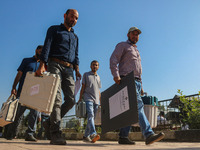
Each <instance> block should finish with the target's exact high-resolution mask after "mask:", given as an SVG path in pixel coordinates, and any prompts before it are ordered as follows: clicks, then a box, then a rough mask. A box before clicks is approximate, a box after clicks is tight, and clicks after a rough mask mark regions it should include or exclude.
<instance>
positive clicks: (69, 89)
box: [47, 60, 75, 133]
mask: <svg viewBox="0 0 200 150" xmlns="http://www.w3.org/2000/svg"><path fill="white" fill-rule="evenodd" d="M47 71H48V72H50V73H53V74H58V75H59V76H60V79H61V82H60V84H59V87H58V91H57V94H56V98H55V103H54V107H53V111H52V113H51V115H50V132H51V133H54V132H59V131H60V122H61V118H62V117H64V115H65V114H66V113H67V112H68V111H69V110H70V109H71V108H72V107H73V106H74V104H75V96H74V89H75V82H74V73H73V69H72V68H68V67H65V66H63V65H61V64H59V63H57V62H54V61H51V60H50V61H48V68H47ZM62 91H63V94H64V103H63V104H62V95H61V92H62Z"/></svg>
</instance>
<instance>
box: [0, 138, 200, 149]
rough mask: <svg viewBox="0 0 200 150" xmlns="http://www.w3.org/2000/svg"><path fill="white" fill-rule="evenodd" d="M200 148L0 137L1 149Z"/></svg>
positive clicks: (199, 146)
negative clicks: (54, 141)
mask: <svg viewBox="0 0 200 150" xmlns="http://www.w3.org/2000/svg"><path fill="white" fill-rule="evenodd" d="M130 149H132V150H160V149H163V150H200V143H189V142H182V143H181V142H180V143H179V142H157V143H154V144H152V145H148V146H146V145H145V143H144V142H136V145H131V146H130V145H119V144H118V143H117V141H97V142H96V143H94V144H93V143H84V142H82V141H74V140H73V141H70V140H68V141H67V145H61V146H60V145H50V144H49V141H47V140H39V141H38V142H27V141H24V140H23V139H14V140H10V141H9V140H6V139H3V138H0V150H130Z"/></svg>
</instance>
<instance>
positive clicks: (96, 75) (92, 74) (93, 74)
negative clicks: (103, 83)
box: [90, 71, 98, 76]
mask: <svg viewBox="0 0 200 150" xmlns="http://www.w3.org/2000/svg"><path fill="white" fill-rule="evenodd" d="M90 74H92V75H95V76H97V75H98V74H94V72H92V71H90Z"/></svg>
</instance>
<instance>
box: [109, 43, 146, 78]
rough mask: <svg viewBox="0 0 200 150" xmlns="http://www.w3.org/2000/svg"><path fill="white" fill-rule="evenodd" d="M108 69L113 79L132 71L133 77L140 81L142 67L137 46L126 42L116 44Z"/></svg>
mask: <svg viewBox="0 0 200 150" xmlns="http://www.w3.org/2000/svg"><path fill="white" fill-rule="evenodd" d="M110 69H111V73H112V75H113V77H119V76H121V75H122V76H125V75H127V74H128V73H130V72H132V71H134V76H135V77H137V78H140V79H141V75H142V65H141V57H140V53H139V51H138V49H137V46H136V45H133V44H132V43H131V42H130V41H128V40H127V41H126V42H121V43H118V44H117V46H116V47H115V50H114V51H113V53H112V55H111V57H110Z"/></svg>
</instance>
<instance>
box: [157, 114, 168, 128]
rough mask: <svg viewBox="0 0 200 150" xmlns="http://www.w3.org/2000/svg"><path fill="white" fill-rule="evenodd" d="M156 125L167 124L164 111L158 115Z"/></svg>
mask: <svg viewBox="0 0 200 150" xmlns="http://www.w3.org/2000/svg"><path fill="white" fill-rule="evenodd" d="M157 124H158V125H164V124H168V121H167V119H166V118H165V114H164V111H161V112H160V114H159V115H158V117H157Z"/></svg>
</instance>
